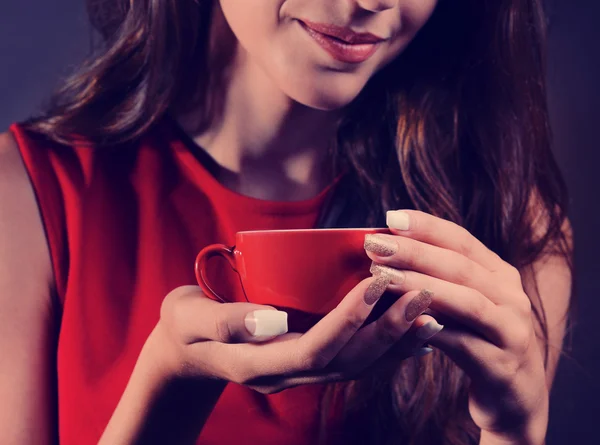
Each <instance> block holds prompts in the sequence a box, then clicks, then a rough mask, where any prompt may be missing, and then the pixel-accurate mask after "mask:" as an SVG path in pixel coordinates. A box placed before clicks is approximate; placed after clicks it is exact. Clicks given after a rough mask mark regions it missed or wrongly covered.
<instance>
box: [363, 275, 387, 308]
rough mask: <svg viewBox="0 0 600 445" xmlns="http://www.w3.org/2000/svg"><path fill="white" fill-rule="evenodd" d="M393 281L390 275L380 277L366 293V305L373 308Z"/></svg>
mask: <svg viewBox="0 0 600 445" xmlns="http://www.w3.org/2000/svg"><path fill="white" fill-rule="evenodd" d="M391 280H392V279H391V277H390V276H389V275H386V274H381V275H378V276H377V277H376V278H375V280H374V281H373V282H372V283H371V284H370V285H369V287H368V288H367V290H366V291H365V296H364V300H365V304H368V305H369V306H371V305H373V304H375V303H377V301H378V300H379V299H380V298H381V296H382V295H383V293H384V292H385V290H386V289H387V287H388V286H389V284H390V281H391Z"/></svg>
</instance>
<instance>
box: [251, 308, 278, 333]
mask: <svg viewBox="0 0 600 445" xmlns="http://www.w3.org/2000/svg"><path fill="white" fill-rule="evenodd" d="M287 319H288V314H287V312H283V311H273V310H259V311H254V312H250V313H249V314H248V315H246V318H245V319H244V323H245V325H246V329H248V332H250V334H252V335H253V336H254V337H276V336H278V335H283V334H285V333H286V332H287V331H288V323H287Z"/></svg>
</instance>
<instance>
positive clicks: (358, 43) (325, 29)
mask: <svg viewBox="0 0 600 445" xmlns="http://www.w3.org/2000/svg"><path fill="white" fill-rule="evenodd" d="M299 23H300V25H301V26H302V28H304V30H305V31H306V32H307V33H308V35H309V36H311V37H312V38H313V39H314V40H315V41H316V42H317V43H318V44H319V45H320V46H321V48H323V49H324V50H325V51H327V52H328V53H329V54H330V55H331V56H332V57H333V58H334V59H336V60H339V61H341V62H346V63H361V62H364V61H365V60H367V59H368V58H369V57H371V56H372V55H373V54H374V53H375V51H376V50H377V47H378V46H379V44H380V43H381V42H383V41H385V40H386V39H384V38H382V37H379V36H376V35H374V34H371V33H358V32H355V31H352V30H351V29H349V28H343V27H340V26H336V25H331V24H324V23H314V22H309V21H307V20H299Z"/></svg>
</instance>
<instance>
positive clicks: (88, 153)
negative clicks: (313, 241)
mask: <svg viewBox="0 0 600 445" xmlns="http://www.w3.org/2000/svg"><path fill="white" fill-rule="evenodd" d="M10 131H11V132H12V134H13V135H14V137H15V138H16V141H17V143H18V146H19V150H20V153H21V155H22V158H23V161H24V164H25V167H26V170H27V172H28V174H29V176H30V179H31V182H32V184H33V188H34V191H35V194H36V198H37V203H38V206H39V208H40V212H41V215H42V220H43V224H44V227H45V230H46V236H47V239H48V243H49V248H50V254H51V258H52V264H53V269H54V275H55V278H56V302H57V304H58V305H59V307H60V309H61V310H60V317H61V318H60V331H59V337H58V351H57V376H58V382H57V386H58V422H59V438H60V443H61V444H63V445H71V444H77V445H81V444H95V443H97V441H98V439H99V438H100V436H101V434H102V432H103V430H104V428H105V426H106V425H107V423H108V421H109V419H110V417H111V415H112V413H113V411H114V409H115V407H116V405H117V403H118V401H119V399H120V397H121V395H122V393H123V391H124V389H125V386H126V384H127V381H128V380H129V377H130V375H131V372H132V370H133V367H134V365H135V363H136V359H137V357H138V354H139V352H140V350H141V348H142V346H143V344H144V342H145V340H146V338H147V336H148V335H149V334H150V332H151V330H152V329H153V327H154V326H155V324H156V322H157V321H158V318H159V310H160V306H161V302H162V300H163V298H164V297H165V295H166V294H167V293H168V292H169V291H171V290H172V289H174V288H176V287H178V286H181V285H189V284H196V281H195V277H194V267H193V266H194V261H195V257H196V255H197V253H198V252H199V251H200V250H201V249H202V248H203V247H205V246H207V245H209V244H212V243H225V244H228V245H233V244H234V239H235V233H236V232H237V231H242V230H257V229H299V228H311V227H314V225H315V223H316V221H317V218H318V215H319V211H320V209H321V208H322V206H323V205H324V202H325V200H326V198H327V196H328V194H330V193H331V189H332V188H333V184H332V185H331V186H330V187H328V188H327V189H325V190H324V191H323V192H322V193H320V194H319V195H318V196H316V197H314V198H313V199H309V200H304V201H300V202H273V201H265V200H260V199H254V198H250V197H247V196H243V195H240V194H237V193H235V192H233V191H232V190H229V189H227V188H225V187H224V186H223V185H221V184H220V183H219V182H218V181H217V180H216V179H215V177H214V176H213V175H212V174H211V171H210V163H211V159H210V158H209V156H208V154H207V153H206V152H203V151H202V150H201V149H200V148H199V147H197V146H196V145H195V144H193V142H192V141H191V140H190V139H189V138H187V136H186V135H184V133H183V132H182V130H181V129H180V128H179V127H178V126H177V124H175V123H174V121H171V120H170V119H168V118H165V119H163V120H162V121H161V122H159V123H158V124H157V125H155V126H154V127H153V128H152V129H151V130H149V131H148V132H147V133H146V134H145V135H144V136H143V137H142V138H141V139H140V140H138V141H137V142H135V143H130V144H124V145H121V146H119V147H109V148H97V149H94V148H89V147H84V146H77V145H75V146H65V145H60V144H57V143H54V142H49V141H48V140H47V139H45V138H42V137H41V136H39V135H36V134H32V133H30V132H28V131H26V130H25V129H24V128H23V126H21V125H19V124H13V125H12V126H11V127H10ZM213 162H214V161H213ZM209 273H210V274H211V275H212V276H213V278H212V279H211V281H212V282H213V283H220V286H217V287H220V289H221V291H222V292H224V293H229V294H232V293H235V292H241V287H240V285H239V281H238V280H237V276H235V274H234V272H232V271H231V270H230V269H229V268H228V267H227V266H226V265H225V264H219V260H218V259H215V260H214V264H212V265H211V269H210V270H209ZM324 389H325V386H324V385H307V386H301V387H297V388H293V389H289V390H286V391H283V392H281V393H279V394H274V395H262V394H259V393H256V392H254V391H252V390H250V389H247V388H245V387H243V386H240V385H236V384H233V383H230V384H228V385H227V387H226V389H225V391H224V392H223V394H222V396H221V398H220V399H219V401H218V403H217V405H216V407H215V408H214V411H213V412H212V414H211V416H210V418H209V419H208V421H207V423H206V425H205V427H204V429H203V431H202V433H201V435H200V437H199V439H198V442H197V443H198V445H213V444H225V445H228V444H231V445H233V444H247V445H252V444H257V445H258V444H260V445H268V444H286V445H309V444H310V445H312V444H316V443H317V436H318V434H319V431H318V430H319V422H320V416H321V414H320V409H319V408H320V401H321V397H322V394H323V391H324ZM334 417H335V416H334ZM334 417H332V418H331V419H330V420H329V423H331V422H334V421H335V419H334ZM334 423H335V422H334Z"/></svg>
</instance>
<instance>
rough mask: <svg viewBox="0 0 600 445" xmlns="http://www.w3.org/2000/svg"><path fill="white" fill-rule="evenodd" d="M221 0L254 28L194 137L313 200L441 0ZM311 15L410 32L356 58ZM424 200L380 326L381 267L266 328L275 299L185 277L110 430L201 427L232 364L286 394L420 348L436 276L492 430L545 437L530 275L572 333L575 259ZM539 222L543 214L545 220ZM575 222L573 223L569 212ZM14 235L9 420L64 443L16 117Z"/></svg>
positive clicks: (43, 265) (30, 439) (3, 276)
mask: <svg viewBox="0 0 600 445" xmlns="http://www.w3.org/2000/svg"><path fill="white" fill-rule="evenodd" d="M220 5H221V6H222V11H223V14H224V16H225V17H226V19H227V22H228V23H229V24H230V25H231V30H232V31H233V33H234V34H235V36H236V37H237V39H238V40H239V42H240V45H239V48H238V51H237V53H236V57H235V67H236V68H235V70H234V72H233V76H232V79H231V82H230V84H229V85H228V88H227V90H226V92H225V95H226V96H225V103H226V107H225V113H224V115H223V119H222V121H221V122H218V123H216V124H215V125H214V126H213V127H211V128H209V129H208V130H207V131H206V132H204V133H202V134H195V135H194V137H195V139H196V141H197V142H198V143H199V144H200V145H201V146H203V147H205V148H206V150H207V151H208V152H209V153H210V154H211V155H212V156H213V157H214V158H215V160H217V162H219V163H220V164H221V165H222V166H223V167H224V170H229V171H231V172H233V175H231V176H227V177H221V178H219V179H220V180H221V181H222V182H223V183H224V184H225V185H227V186H229V187H231V188H233V189H235V190H236V191H238V192H240V193H244V194H247V195H250V196H254V197H259V198H264V199H278V200H297V199H303V198H307V197H310V196H314V194H315V193H317V192H318V191H319V190H320V189H321V188H322V186H323V185H324V184H325V183H326V182H327V180H328V179H329V178H327V176H326V174H325V173H324V172H322V171H321V169H320V168H319V166H320V161H321V159H322V158H321V156H320V154H321V153H323V152H324V150H325V149H326V147H327V144H328V140H329V136H330V135H331V134H332V133H333V131H334V128H335V127H334V123H335V117H336V116H337V113H339V110H340V109H341V108H343V106H344V105H345V104H347V103H348V102H350V101H351V100H352V99H353V98H354V97H356V95H357V94H358V93H359V92H360V90H361V89H362V88H363V87H364V85H365V83H366V82H367V81H368V79H369V78H370V77H371V76H372V75H373V74H374V73H375V72H377V70H379V69H381V68H382V67H383V66H385V64H386V63H388V62H389V61H390V60H393V58H394V57H396V56H397V55H398V54H399V53H400V52H401V51H402V49H403V48H404V47H405V46H406V45H407V44H408V42H409V41H410V40H411V39H412V37H413V36H414V34H415V33H416V32H417V31H418V29H420V27H421V26H422V25H423V24H424V23H425V22H426V20H427V18H428V17H429V16H430V14H431V13H432V11H433V9H434V7H435V1H418V0H406V1H404V0H330V1H328V2H322V1H320V0H285V1H284V0H252V1H250V0H249V1H246V2H239V1H238V0H221V1H220ZM295 17H302V18H307V19H310V20H313V21H321V22H330V23H335V24H338V25H347V26H352V27H353V28H354V29H356V30H367V31H370V32H373V33H375V34H379V35H382V36H394V38H393V39H392V40H391V41H390V42H389V43H386V44H384V45H382V46H381V47H380V48H379V49H378V52H377V53H376V54H375V55H374V56H373V58H371V59H370V60H369V61H367V62H365V63H364V64H361V66H343V64H340V63H339V62H337V61H334V60H333V59H331V58H329V57H328V55H327V54H326V53H324V52H322V50H321V49H320V48H319V47H318V46H316V45H315V44H314V42H312V41H310V40H309V39H306V36H305V35H303V34H302V32H301V30H299V29H298V27H297V24H296V23H295V22H294V21H293V18H295ZM265 172H269V175H265ZM264 177H269V178H271V181H270V182H265V181H264V180H263V179H262V178H264ZM532 208H535V201H533V200H532ZM409 216H410V230H408V231H398V230H395V231H394V232H393V235H390V236H389V240H391V242H392V243H394V244H395V245H396V246H397V252H396V253H395V254H393V255H391V256H388V257H381V256H376V255H374V254H373V253H372V252H367V254H368V255H369V256H370V257H371V259H372V260H373V261H374V262H376V263H378V264H383V265H387V266H389V267H392V268H393V269H395V270H403V271H405V280H404V281H403V282H397V281H395V282H392V283H391V284H390V285H389V289H390V290H392V291H394V292H397V293H398V295H401V296H402V298H400V299H399V300H398V302H397V303H396V304H394V305H393V306H392V307H391V308H390V309H389V310H388V311H387V312H386V313H385V314H384V316H383V317H382V318H381V319H380V320H379V321H378V322H377V323H373V324H372V325H370V326H372V327H371V328H370V329H363V330H361V331H360V332H357V328H358V326H359V325H360V324H361V321H362V320H364V319H365V318H366V317H367V316H368V314H369V313H370V311H371V309H372V306H370V305H367V304H366V303H365V301H364V298H363V297H364V294H365V292H366V290H367V288H368V287H369V286H370V285H371V283H372V282H373V281H374V280H375V278H369V279H367V280H365V281H364V282H362V283H360V284H359V285H358V286H357V287H356V288H355V289H353V290H352V291H351V292H350V293H349V294H348V296H347V297H346V298H345V299H344V301H343V302H342V303H341V304H340V306H339V307H338V308H336V309H335V310H334V311H332V312H331V313H330V314H328V315H327V316H326V317H325V318H324V319H323V320H322V321H321V322H320V323H319V324H318V325H317V326H315V328H313V329H312V330H311V331H309V332H308V333H306V334H304V335H300V334H293V333H290V334H285V335H282V336H280V337H278V338H276V339H274V340H272V341H267V342H259V343H257V341H256V340H257V339H255V338H252V337H251V335H250V334H249V333H248V331H247V330H245V327H244V323H243V320H244V317H245V316H246V314H247V313H249V312H252V311H253V310H256V309H257V308H260V309H264V307H261V306H256V305H250V304H247V303H236V304H227V305H223V304H219V303H216V302H214V301H211V300H209V299H207V298H204V296H203V295H202V294H201V292H200V290H199V289H198V288H197V287H195V286H188V287H184V288H179V289H175V290H174V291H173V292H171V293H170V294H169V295H167V296H166V298H165V300H164V303H163V307H162V310H161V318H160V321H159V323H158V324H157V325H156V327H155V329H154V330H153V332H152V334H151V335H150V336H149V338H148V340H147V341H146V344H145V345H144V348H143V350H142V352H141V354H140V357H139V359H138V362H137V364H136V366H135V369H134V371H133V373H132V376H131V378H130V381H129V384H128V385H127V388H126V390H125V392H124V394H123V396H122V398H121V400H120V402H119V404H118V406H117V408H116V410H115V412H114V414H113V416H112V418H111V420H110V422H109V424H108V426H107V428H106V430H105V432H104V435H103V437H102V439H101V443H106V444H115V443H118V444H126V443H153V442H156V443H161V437H162V438H163V440H165V438H166V437H168V440H169V443H194V440H195V438H196V437H197V435H198V434H199V432H200V430H201V429H202V426H203V424H204V421H205V420H206V418H207V416H208V415H209V413H210V411H211V410H212V407H213V406H214V403H216V401H217V399H218V397H219V395H220V392H221V391H222V389H223V387H224V384H225V383H224V382H225V381H234V382H238V383H241V384H245V385H247V386H249V387H251V388H253V389H255V390H257V391H260V392H263V393H272V392H276V391H280V390H282V389H285V388H287V387H292V386H297V385H299V384H305V383H311V382H329V381H333V380H344V379H349V378H354V377H356V376H357V375H360V373H361V372H364V370H365V368H366V367H367V365H369V364H371V363H374V362H375V361H377V359H378V358H379V357H381V356H382V355H384V354H385V352H386V351H389V350H390V348H392V347H393V348H394V353H400V354H403V355H404V356H408V355H410V354H411V353H412V352H413V351H414V350H415V348H417V347H418V346H419V344H420V343H419V341H417V340H416V338H415V337H414V335H413V332H414V330H415V328H417V327H420V326H422V325H424V324H425V323H427V322H428V321H431V320H432V318H431V317H430V316H429V315H421V316H419V317H418V318H417V319H416V320H415V321H414V322H413V323H410V322H407V321H406V320H405V319H404V318H403V315H404V311H405V309H406V307H407V305H408V304H409V302H410V301H411V300H412V299H413V298H414V297H415V296H416V295H417V293H418V291H419V290H420V289H422V288H425V287H426V288H429V289H431V290H433V291H434V298H433V300H432V302H431V306H430V307H431V311H432V312H431V313H434V314H436V317H438V318H439V320H440V321H444V320H448V322H446V321H444V323H446V327H445V328H444V330H442V331H441V332H440V333H438V334H437V335H436V336H435V337H434V338H433V339H431V340H429V343H430V344H431V345H433V346H435V347H437V348H439V349H441V350H442V351H443V352H444V353H446V354H448V356H449V357H450V358H452V359H453V360H455V361H456V363H457V364H458V365H459V366H460V367H461V368H463V369H464V370H465V372H466V373H467V374H468V375H469V376H470V377H471V378H472V380H473V382H474V384H473V385H472V387H471V390H470V405H469V410H470V413H471V415H472V417H473V419H474V420H475V422H476V423H477V424H478V425H479V426H480V427H481V428H482V438H481V442H480V443H481V444H484V445H495V444H535V445H539V444H541V443H543V441H544V436H545V431H546V425H547V410H548V393H549V388H550V386H551V383H552V379H553V376H554V372H555V368H556V362H557V359H558V354H557V353H556V350H557V349H554V350H553V353H552V354H551V357H550V363H549V366H548V368H547V369H546V370H544V367H543V363H542V355H541V353H540V350H541V349H540V345H539V344H538V342H537V340H535V339H536V336H535V333H536V330H538V329H539V327H538V326H536V325H535V324H534V323H533V321H532V318H531V304H530V303H529V300H528V298H527V297H526V295H525V291H527V290H528V289H530V287H531V286H532V283H533V282H534V281H533V280H534V279H536V280H537V281H538V283H539V285H540V287H539V290H540V295H541V299H542V301H543V304H544V307H545V309H546V313H547V315H548V325H549V329H550V343H551V345H553V346H554V347H555V348H560V345H561V344H562V339H563V336H564V315H565V313H566V308H567V306H568V301H569V298H570V277H569V273H568V269H567V267H566V265H565V264H564V262H563V261H562V260H561V259H560V258H558V257H552V256H547V257H545V258H543V259H541V260H540V261H538V263H537V264H536V268H535V270H536V276H521V275H519V273H518V272H517V271H516V270H515V269H514V268H512V266H510V265H508V264H506V263H504V262H503V261H502V260H500V259H499V258H498V257H497V256H496V255H495V254H493V253H492V252H490V251H489V250H488V249H487V248H485V246H483V245H482V244H481V243H480V242H479V241H477V240H476V239H475V238H474V237H473V236H472V235H470V234H469V233H467V232H466V231H465V230H464V229H462V228H460V227H458V226H456V225H455V224H452V223H449V222H447V221H443V220H441V219H439V218H435V217H433V216H431V215H427V214H424V213H418V212H409ZM537 229H538V231H539V232H542V231H543V229H544V223H543V221H540V222H539V226H538V227H537ZM564 230H565V232H566V233H567V234H570V229H569V227H568V225H567V226H565V228H564ZM0 245H2V246H3V249H0V262H1V264H2V266H3V267H0V289H1V292H0V349H1V350H2V351H3V357H8V359H5V360H2V361H0V375H2V379H0V399H2V400H3V401H4V402H5V403H3V404H2V407H0V430H1V431H2V433H3V434H2V435H3V438H4V439H3V440H5V443H9V444H25V443H39V444H44V443H52V440H51V438H52V437H53V434H54V431H55V428H56V425H55V424H54V422H53V420H52V419H53V415H52V413H53V411H54V408H53V407H54V404H55V403H56V401H55V400H53V398H52V394H53V386H52V385H53V383H52V381H53V377H52V376H53V374H52V372H51V369H52V357H53V356H54V354H55V347H56V345H55V341H56V338H55V336H54V332H55V326H53V324H52V320H53V314H54V312H53V311H54V310H56V308H53V306H52V303H51V301H52V300H51V297H50V295H51V289H52V288H53V285H54V284H53V278H52V272H51V266H50V259H49V254H48V250H47V247H46V240H45V236H44V232H43V227H42V224H41V219H40V216H39V211H38V209H37V206H36V202H35V199H34V195H33V192H32V190H31V185H30V183H29V180H28V177H27V174H26V172H25V170H24V168H23V165H22V162H21V160H20V158H19V155H18V152H17V148H16V145H15V142H14V140H13V139H12V138H11V136H10V135H7V134H5V135H0ZM23 264H26V265H27V267H23V266H22V265H23ZM15 296H18V297H19V298H15ZM533 304H535V305H538V304H539V302H533ZM450 320H452V321H454V323H451V322H450ZM508 326H510V329H508V328H507V327H508ZM227 332H229V333H230V334H228V335H225V334H224V333H227ZM382 339H387V341H385V342H383V341H382ZM234 340H235V343H234V342H233V341H234ZM485 395H490V396H491V397H489V396H488V397H485ZM156 413H159V414H158V415H156ZM515 416H518V418H519V419H521V423H520V424H519V425H518V426H517V427H515V426H514V422H509V423H508V424H509V425H511V427H510V428H508V427H507V426H506V425H507V422H506V419H511V420H512V419H514V418H515ZM34 426H35V427H34ZM165 431H167V432H168V433H167V435H166V436H161V434H165V433H164V432H165ZM175 434H178V436H175Z"/></svg>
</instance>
